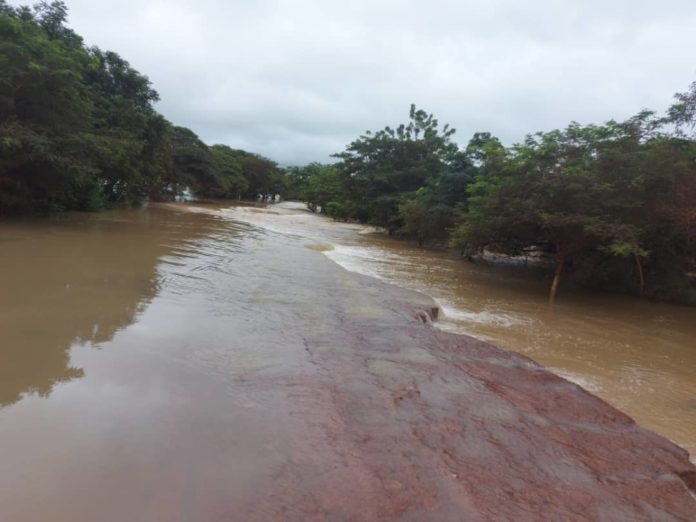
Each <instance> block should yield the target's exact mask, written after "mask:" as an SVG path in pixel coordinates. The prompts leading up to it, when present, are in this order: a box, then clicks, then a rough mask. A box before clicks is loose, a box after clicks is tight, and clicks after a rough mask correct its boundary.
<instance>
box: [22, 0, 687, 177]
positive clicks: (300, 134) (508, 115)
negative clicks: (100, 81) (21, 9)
mask: <svg viewBox="0 0 696 522" xmlns="http://www.w3.org/2000/svg"><path fill="white" fill-rule="evenodd" d="M13 3H17V2H13ZM20 3H24V2H20ZM67 4H68V6H69V8H70V25H71V26H72V27H73V28H74V29H75V30H76V31H77V32H78V33H79V34H81V35H82V36H83V37H84V38H85V40H86V43H87V44H88V45H99V46H100V47H102V48H105V49H110V50H114V51H117V52H118V53H120V54H121V55H122V56H123V57H124V58H126V59H127V60H129V61H130V62H131V64H132V65H133V66H134V67H135V68H136V69H138V70H139V71H141V72H143V73H145V74H147V75H148V76H149V77H150V79H151V80H152V82H153V84H154V86H155V88H156V89H157V90H158V91H159V93H160V95H161V97H162V101H161V102H159V105H158V108H159V110H160V111H161V112H162V113H163V114H164V115H165V116H166V117H167V118H169V119H170V120H171V121H173V122H174V123H176V124H179V125H185V126H187V127H190V128H191V129H193V130H194V131H195V132H196V133H198V134H199V135H200V136H201V137H202V138H203V139H204V140H205V141H206V142H208V143H210V144H212V143H226V144H228V145H231V146H233V147H236V148H244V149H248V150H252V151H255V152H260V153H262V154H264V155H266V156H268V157H270V158H272V159H275V160H276V161H279V162H280V163H281V164H285V165H287V164H300V163H305V162H309V161H312V160H319V161H325V160H327V159H328V156H329V154H331V153H333V152H338V151H340V150H342V149H343V148H344V146H345V145H346V144H347V143H348V142H350V141H351V140H352V139H353V138H355V137H357V136H358V135H359V134H360V133H362V132H364V131H365V130H366V129H373V130H374V129H379V128H382V127H384V126H385V125H387V124H389V125H392V124H398V123H401V122H403V121H405V120H406V119H407V116H408V108H409V105H410V104H411V103H412V102H413V103H416V105H418V106H419V107H420V108H423V109H426V110H427V111H429V112H433V113H434V114H435V115H436V117H438V119H439V120H440V122H441V123H447V122H448V123H450V124H451V125H453V126H454V127H455V128H456V129H457V135H456V137H457V141H459V142H460V143H466V141H468V139H469V137H470V136H471V134H472V133H473V132H475V131H484V130H487V131H490V132H492V133H494V134H495V135H497V136H499V137H500V138H501V139H502V140H503V141H504V142H505V143H508V144H511V143H513V142H515V141H519V140H521V139H522V138H523V137H524V135H525V134H526V133H528V132H530V131H536V130H551V129H553V128H557V127H559V126H564V125H566V124H567V123H568V122H569V121H571V120H577V121H580V122H582V123H591V122H602V121H605V120H607V119H609V118H617V119H620V118H625V117H628V116H630V115H632V114H634V113H636V112H637V111H638V110H640V109H641V108H644V107H648V108H653V109H656V110H660V111H662V110H664V109H665V108H666V107H667V106H668V105H669V103H670V102H671V98H672V95H673V94H674V92H676V91H683V90H686V88H687V86H688V85H689V83H691V82H692V81H694V80H696V60H695V59H694V49H696V0H660V1H657V0H601V1H599V0H527V1H519V0H485V1H482V0H476V1H469V0H419V1H416V0H342V1H340V2H339V1H332V0H323V1H320V0H316V1H314V0H293V1H283V0H248V1H246V0H244V1H243V0H228V1H219V0H218V1H213V0H197V1H192V0H186V1H185V0H160V1H157V0H67Z"/></svg>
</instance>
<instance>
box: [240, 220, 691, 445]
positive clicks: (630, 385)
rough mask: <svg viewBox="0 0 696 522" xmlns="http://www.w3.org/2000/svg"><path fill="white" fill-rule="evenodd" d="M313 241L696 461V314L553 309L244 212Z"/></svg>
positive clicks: (560, 305)
mask: <svg viewBox="0 0 696 522" xmlns="http://www.w3.org/2000/svg"><path fill="white" fill-rule="evenodd" d="M246 214H247V219H249V220H251V221H255V222H258V223H260V224H262V225H264V226H267V227H270V228H273V229H275V230H278V231H285V232H286V233H287V232H290V231H293V232H294V233H302V234H305V235H307V236H309V237H314V238H315V239H316V241H317V242H318V248H320V249H321V250H323V251H324V253H325V254H326V255H327V256H329V257H330V258H331V259H333V260H334V261H336V262H337V263H339V264H341V265H342V266H343V267H345V268H347V269H348V270H351V271H355V272H359V273H361V274H365V275H370V276H373V277H377V278H379V279H382V280H384V281H387V282H390V283H394V284H396V285H399V286H403V287H406V288H409V289H412V290H417V291H420V292H423V293H425V294H428V295H430V296H431V297H433V298H434V299H435V300H436V301H437V302H438V304H439V305H440V307H441V309H442V310H443V312H444V317H442V318H441V320H440V321H439V322H438V326H439V327H440V328H443V329H445V330H449V331H454V332H457V333H464V334H468V335H472V336H474V337H477V338H480V339H484V340H487V341H490V342H491V343H493V344H496V345H497V346H500V347H502V348H505V349H508V350H514V351H517V352H520V353H523V354H525V355H527V356H529V357H531V358H532V359H534V360H536V361H537V362H540V363H541V364H543V365H545V366H546V367H548V368H550V369H552V370H553V371H555V372H556V373H558V374H560V375H562V376H563V377H566V378H567V379H569V380H572V381H574V382H576V383H578V384H580V385H581V386H583V387H584V388H586V389H588V390H590V391H592V392H593V393H595V394H597V395H599V396H600V397H602V398H604V399H605V400H607V401H608V402H610V403H611V404H613V405H614V406H616V407H618V408H619V409H621V410H623V411H625V412H626V413H628V414H629V415H631V416H632V417H634V418H635V419H636V420H637V421H638V422H639V423H640V424H642V425H644V426H646V427H648V428H650V429H652V430H654V431H657V432H658V433H661V434H662V435H665V436H667V437H668V438H670V439H672V440H673V441H675V442H677V443H678V444H680V445H681V446H682V447H684V448H687V449H688V450H689V453H690V454H691V456H692V459H696V309H695V308H689V307H683V306H676V305H671V304H667V303H654V302H649V301H645V300H638V299H634V298H631V297H624V296H619V295H612V294H608V293H600V292H589V291H588V292H583V291H579V290H577V289H573V290H572V291H571V290H570V289H566V291H564V290H563V289H562V290H561V292H560V294H559V299H558V302H557V304H556V307H555V309H554V311H553V312H550V311H549V308H548V301H547V292H548V281H545V280H542V279H540V278H538V277H530V276H529V275H528V274H524V273H523V272H521V271H519V270H511V269H510V268H494V267H488V266H482V265H479V264H474V263H470V262H466V261H462V260H461V259H460V258H459V257H458V256H456V255H453V254H452V253H449V252H442V251H437V250H427V249H423V248H418V247H416V246H415V245H412V244H410V243H408V242H404V241H398V240H395V239H392V238H389V237H386V236H384V235H382V234H370V233H365V232H369V230H364V229H362V227H356V226H354V225H343V224H338V223H331V222H329V221H327V220H320V219H312V218H313V216H303V215H302V214H299V215H294V216H287V215H283V214H282V212H281V213H273V212H270V213H266V214H259V213H258V212H255V213H253V214H250V213H248V212H247V213H246Z"/></svg>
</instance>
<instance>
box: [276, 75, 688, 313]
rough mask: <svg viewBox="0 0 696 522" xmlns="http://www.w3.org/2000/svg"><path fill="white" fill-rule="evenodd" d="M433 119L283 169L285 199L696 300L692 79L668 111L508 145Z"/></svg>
mask: <svg viewBox="0 0 696 522" xmlns="http://www.w3.org/2000/svg"><path fill="white" fill-rule="evenodd" d="M454 132H455V131H454V129H452V128H450V127H449V126H448V125H445V126H444V127H442V128H440V126H439V123H438V120H437V119H436V118H434V117H433V115H432V114H428V113H427V112H425V111H422V110H418V109H417V108H416V107H415V106H411V110H410V113H409V120H408V123H406V124H402V125H399V126H397V127H395V128H392V127H385V128H384V129H382V130H380V131H377V132H366V133H365V134H364V135H362V136H360V137H359V138H357V139H356V140H354V141H353V142H352V143H350V144H349V145H348V146H347V147H346V149H345V150H344V151H343V152H340V153H337V154H335V155H334V157H335V158H336V159H337V161H336V162H335V163H333V164H329V165H324V164H318V163H312V164H309V165H306V166H303V167H294V168H289V169H286V177H287V180H286V183H287V187H288V191H289V196H290V197H295V198H298V199H302V200H305V201H307V204H308V206H309V208H310V209H311V210H313V211H318V212H322V213H324V214H327V215H329V216H331V217H333V218H334V219H340V220H354V221H359V222H364V223H371V224H374V225H379V226H382V227H385V228H386V229H387V230H388V231H389V233H390V234H395V235H401V236H405V237H409V238H413V239H415V240H416V241H418V243H419V244H421V245H423V244H426V243H431V244H440V245H444V244H449V245H451V246H453V247H456V248H457V249H459V251H460V252H461V254H462V255H463V256H467V257H469V258H472V259H473V258H479V259H480V258H482V257H484V258H485V256H486V254H491V253H493V254H503V255H505V256H508V257H507V259H522V258H525V257H534V258H535V259H538V260H539V261H540V264H542V265H543V264H544V263H546V264H547V265H550V268H551V273H552V277H551V279H552V282H551V285H550V299H551V300H552V301H553V299H554V297H555V295H556V291H557V288H558V285H559V281H560V280H561V278H562V277H564V276H566V277H567V276H570V277H571V278H572V279H573V280H574V281H576V282H578V283H581V284H584V285H589V286H594V287H601V288H605V289H610V290H616V291H622V292H631V293H635V294H636V295H641V296H650V297H654V298H659V299H669V300H675V301H681V302H691V303H695V302H696V289H695V285H694V278H695V276H696V83H694V84H692V85H691V87H690V89H689V90H688V91H687V92H685V93H680V94H677V95H676V100H675V103H674V104H673V105H672V106H671V108H670V109H669V111H668V112H667V114H665V115H658V114H656V113H654V112H652V111H647V110H644V111H641V112H640V113H638V114H637V115H635V116H633V117H631V118H629V119H628V120H626V121H609V122H607V123H605V124H603V125H580V124H579V123H575V122H573V123H571V124H570V125H568V127H566V128H565V129H563V130H554V131H551V132H538V133H536V134H530V135H528V136H527V137H526V139H525V140H524V141H523V142H522V143H518V144H515V145H513V146H511V147H505V146H503V144H502V143H501V142H500V140H499V139H497V138H496V137H494V136H493V135H491V134H490V133H485V132H482V133H476V134H474V136H473V137H472V138H471V140H470V141H469V143H468V144H467V146H466V147H463V148H462V147H459V146H458V145H457V144H455V143H454V142H453V141H452V136H453V134H454Z"/></svg>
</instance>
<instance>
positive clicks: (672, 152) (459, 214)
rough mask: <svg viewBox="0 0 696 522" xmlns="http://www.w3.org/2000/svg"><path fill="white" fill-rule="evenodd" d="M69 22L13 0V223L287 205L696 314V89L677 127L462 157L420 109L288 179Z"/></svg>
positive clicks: (1, 77) (2, 65)
mask: <svg viewBox="0 0 696 522" xmlns="http://www.w3.org/2000/svg"><path fill="white" fill-rule="evenodd" d="M66 19H67V8H66V6H65V3H64V2H62V1H60V0H57V1H53V2H51V3H47V2H41V3H38V4H36V5H35V6H34V7H32V8H30V7H26V6H23V7H17V8H15V7H11V6H10V5H9V4H7V2H6V1H5V0H0V215H7V214H15V213H26V212H31V213H44V212H55V211H63V210H99V209H102V208H106V207H109V206H112V205H119V204H137V203H140V202H143V201H145V200H169V199H174V198H176V197H177V196H179V195H182V194H185V193H193V194H194V195H195V196H198V197H203V198H223V199H239V198H255V197H256V195H257V194H259V193H262V194H268V193H281V194H284V195H285V196H286V197H289V198H295V199H301V200H304V201H306V202H307V204H308V206H309V208H310V209H311V210H313V211H315V212H321V213H324V214H327V215H329V216H331V217H333V218H334V219H341V220H352V221H358V222H363V223H371V224H374V225H378V226H382V227H385V228H386V229H387V230H388V231H389V233H390V234H394V235H400V236H404V237H407V238H412V239H414V240H416V241H417V242H418V243H419V244H421V245H424V244H437V245H451V246H452V247H456V248H457V249H459V251H460V252H461V253H462V255H463V256H466V257H468V258H472V259H473V258H481V257H485V256H486V255H487V254H491V253H494V254H504V255H505V256H510V258H511V259H516V258H523V257H534V258H536V259H541V260H547V261H550V262H551V264H552V265H553V267H552V268H553V269H552V273H553V277H552V284H551V291H550V296H551V298H552V299H553V297H554V296H555V293H556V289H557V288H558V284H559V281H560V280H561V278H562V277H568V276H570V278H572V279H573V280H575V281H577V282H579V283H581V284H586V285H591V286H598V287H602V288H607V289H613V290H620V291H625V292H633V293H635V294H637V295H644V296H649V297H655V298H660V299H671V300H677V301H684V302H696V290H695V289H694V274H696V83H695V84H692V85H691V87H690V88H689V89H688V90H687V91H686V92H684V93H679V94H677V95H676V99H675V102H674V104H673V105H672V106H671V107H670V109H669V110H668V111H667V113H666V114H664V115H658V114H656V113H654V112H652V111H647V110H645V111H641V112H639V113H638V114H637V115H635V116H633V117H631V118H629V119H628V120H626V121H609V122H607V123H605V124H602V125H580V124H578V123H575V122H573V123H571V124H570V125H568V127H566V128H565V129H563V130H554V131H551V132H538V133H535V134H530V135H529V136H527V137H526V139H525V140H524V141H523V142H522V143H518V144H515V145H512V146H510V147H506V146H504V145H503V144H502V143H501V141H500V140H499V139H497V138H496V137H495V136H493V135H492V134H490V133H487V132H480V133H476V134H474V136H473V137H472V138H471V139H470V140H469V142H468V144H467V145H466V146H465V147H460V146H459V145H458V144H457V143H455V142H454V141H453V136H454V133H455V130H454V129H453V128H450V127H449V126H448V125H445V126H443V127H440V124H439V122H438V120H437V119H436V118H435V117H434V116H433V115H432V114H429V113H427V112H425V111H423V110H419V109H417V108H416V107H415V106H412V107H411V109H410V112H409V118H408V121H407V123H405V124H401V125H398V126H396V127H389V126H388V127H385V128H384V129H382V130H379V131H376V132H369V131H368V132H366V133H365V134H364V135H362V136H359V137H358V138H357V139H355V140H354V141H353V142H351V143H350V144H348V145H347V147H346V148H345V150H344V151H342V152H339V153H337V154H335V155H334V157H335V160H336V161H335V162H334V163H332V164H320V163H311V164H309V165H305V166H301V167H289V168H285V169H279V168H278V166H277V164H276V163H275V162H273V161H272V160H270V159H267V158H264V157H262V156H260V155H258V154H254V153H251V152H247V151H242V150H236V149H233V148H231V147H228V146H226V145H213V146H208V145H206V144H205V143H204V142H203V141H202V140H201V139H200V138H199V137H198V136H196V134H195V133H194V132H193V131H191V130H190V129H187V128H184V127H179V126H176V125H174V124H172V123H170V122H169V121H167V120H166V119H165V118H164V117H163V116H162V115H161V114H159V113H158V112H157V111H156V110H155V108H154V104H155V102H156V101H157V100H158V99H159V96H158V94H157V92H156V91H155V90H154V89H153V88H152V85H151V83H150V81H149V79H148V78H147V77H146V76H144V75H142V74H140V73H139V72H138V71H136V70H135V69H133V68H132V67H131V66H130V64H129V63H128V62H127V61H126V60H124V59H123V58H122V57H121V56H119V55H118V54H117V53H114V52H111V51H104V50H101V49H99V48H97V47H87V46H86V45H85V44H84V42H83V40H82V38H81V37H80V36H79V35H77V34H76V33H75V32H74V31H72V30H71V29H70V28H68V27H67V25H66Z"/></svg>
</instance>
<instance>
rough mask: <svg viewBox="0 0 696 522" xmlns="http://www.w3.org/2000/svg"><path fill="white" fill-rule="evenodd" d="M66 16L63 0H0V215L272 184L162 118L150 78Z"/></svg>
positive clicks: (271, 189) (252, 158)
mask: <svg viewBox="0 0 696 522" xmlns="http://www.w3.org/2000/svg"><path fill="white" fill-rule="evenodd" d="M66 19H67V8H66V5H65V3H64V2H62V1H54V2H51V3H46V2H41V3H38V4H36V5H35V6H34V7H33V8H30V7H26V6H23V7H18V8H14V7H12V6H10V5H9V4H7V2H6V1H5V0H0V215H7V214H16V213H27V212H31V213H42V212H55V211H63V210H98V209H102V208H105V207H108V206H111V205H114V204H136V203H139V202H142V201H144V200H167V199H173V198H175V197H176V196H177V195H181V194H182V193H188V192H193V193H194V194H195V195H197V196H200V197H214V198H240V197H254V196H256V194H257V193H275V192H276V191H277V190H278V189H279V187H280V186H281V185H282V176H281V173H280V171H279V169H278V167H277V165H276V163H275V162H273V161H271V160H269V159H267V158H264V157H262V156H260V155H257V154H253V153H250V152H246V151H242V150H235V149H232V148H230V147H228V146H226V145H214V146H212V147H209V146H207V145H206V144H205V143H203V141H201V140H200V139H199V138H198V136H196V134H195V133H194V132H193V131H191V130H189V129H187V128H184V127H179V126H176V125H173V124H172V123H170V122H169V121H167V120H166V119H165V118H164V117H163V116H162V115H161V114H159V113H158V112H157V111H156V110H155V109H154V106H153V104H154V103H155V102H156V101H157V100H158V99H159V96H158V94H157V92H156V91H155V90H154V89H153V88H152V86H151V83H150V81H149V80H148V78H147V77H146V76H144V75H142V74H140V73H139V72H138V71H136V70H135V69H133V68H132V67H131V66H130V64H129V63H128V62H127V61H126V60H124V59H123V58H122V57H121V56H119V55H118V54H117V53H115V52H111V51H103V50H101V49H99V48H97V47H86V46H85V44H84V42H83V40H82V38H81V37H80V36H78V35H77V34H76V33H75V32H74V31H72V30H71V29H70V28H68V27H67V26H66Z"/></svg>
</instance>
